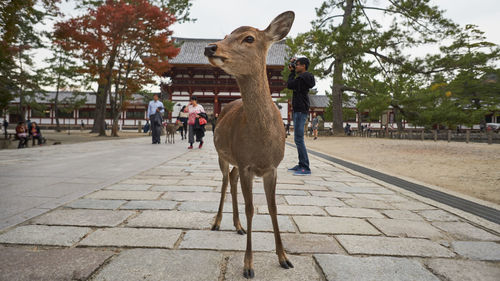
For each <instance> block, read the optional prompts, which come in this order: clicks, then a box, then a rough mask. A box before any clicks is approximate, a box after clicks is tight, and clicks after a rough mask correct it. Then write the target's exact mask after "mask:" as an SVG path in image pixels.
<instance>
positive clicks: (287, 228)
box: [220, 214, 295, 232]
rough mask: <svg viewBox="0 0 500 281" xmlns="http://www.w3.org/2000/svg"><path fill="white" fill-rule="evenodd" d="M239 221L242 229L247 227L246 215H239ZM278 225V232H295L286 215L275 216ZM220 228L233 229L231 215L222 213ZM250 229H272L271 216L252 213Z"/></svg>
mask: <svg viewBox="0 0 500 281" xmlns="http://www.w3.org/2000/svg"><path fill="white" fill-rule="evenodd" d="M239 217H240V222H241V226H243V228H244V229H246V228H247V217H246V215H241V216H239ZM277 217H278V226H279V229H280V232H295V228H294V227H293V224H292V221H291V220H290V218H289V217H287V216H277ZM220 229H221V230H234V229H235V228H234V223H233V216H232V215H229V214H227V215H225V216H224V215H223V216H222V221H221V224H220ZM252 230H253V231H273V224H272V221H271V217H270V216H269V215H254V216H253V218H252Z"/></svg>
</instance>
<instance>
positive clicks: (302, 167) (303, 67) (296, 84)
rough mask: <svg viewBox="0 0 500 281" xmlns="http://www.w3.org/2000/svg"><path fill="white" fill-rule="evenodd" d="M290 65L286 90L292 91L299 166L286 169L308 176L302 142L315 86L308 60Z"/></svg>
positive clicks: (307, 161)
mask: <svg viewBox="0 0 500 281" xmlns="http://www.w3.org/2000/svg"><path fill="white" fill-rule="evenodd" d="M293 62H294V61H293V60H292V64H291V65H289V66H288V68H289V69H290V71H291V73H290V76H288V82H287V88H288V89H291V90H293V98H292V107H293V127H294V141H295V145H296V146H297V152H298V154H299V164H298V165H296V166H295V167H293V168H290V169H288V170H289V171H292V172H294V173H293V174H294V175H296V176H303V175H310V174H311V169H310V168H309V157H308V156H307V149H306V145H305V142H304V126H305V123H306V120H307V118H308V116H309V90H310V89H311V88H312V87H314V85H315V84H316V83H315V81H314V76H313V75H312V74H311V73H309V72H307V69H308V68H309V59H307V58H304V57H303V58H299V59H297V60H295V67H293Z"/></svg>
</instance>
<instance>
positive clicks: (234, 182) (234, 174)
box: [229, 167, 246, 235]
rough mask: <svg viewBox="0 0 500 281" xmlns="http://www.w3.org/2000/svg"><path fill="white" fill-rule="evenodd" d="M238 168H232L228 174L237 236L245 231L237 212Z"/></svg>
mask: <svg viewBox="0 0 500 281" xmlns="http://www.w3.org/2000/svg"><path fill="white" fill-rule="evenodd" d="M238 178H239V173H238V168H237V167H233V169H232V170H231V173H230V174H229V183H230V184H231V199H232V203H233V224H234V227H235V228H236V232H238V234H241V235H244V234H245V233H246V232H245V229H243V227H242V226H241V222H240V213H239V212H238Z"/></svg>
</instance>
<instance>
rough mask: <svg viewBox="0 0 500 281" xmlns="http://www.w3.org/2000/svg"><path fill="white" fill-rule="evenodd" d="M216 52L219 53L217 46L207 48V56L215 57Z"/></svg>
mask: <svg viewBox="0 0 500 281" xmlns="http://www.w3.org/2000/svg"><path fill="white" fill-rule="evenodd" d="M215 51H217V45H215V44H214V45H208V46H207V47H205V56H207V57H211V56H213V55H215Z"/></svg>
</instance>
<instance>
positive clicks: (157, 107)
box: [146, 94, 165, 144]
mask: <svg viewBox="0 0 500 281" xmlns="http://www.w3.org/2000/svg"><path fill="white" fill-rule="evenodd" d="M163 112H165V108H164V107H163V103H162V102H161V101H159V96H158V94H154V96H153V100H152V101H150V102H149V105H148V115H147V116H148V117H146V120H147V121H149V120H150V119H151V135H152V136H153V144H160V142H161V141H160V135H161V126H162V118H161V114H162V113H163ZM157 113H158V114H159V116H157V115H156V114H157ZM158 119H159V120H158Z"/></svg>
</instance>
